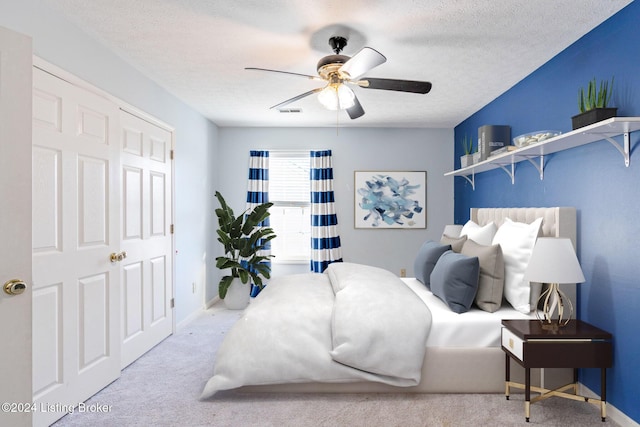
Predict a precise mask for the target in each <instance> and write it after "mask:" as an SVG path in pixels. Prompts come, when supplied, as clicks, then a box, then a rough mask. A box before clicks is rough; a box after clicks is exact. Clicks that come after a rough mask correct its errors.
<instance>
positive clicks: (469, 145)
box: [462, 134, 473, 155]
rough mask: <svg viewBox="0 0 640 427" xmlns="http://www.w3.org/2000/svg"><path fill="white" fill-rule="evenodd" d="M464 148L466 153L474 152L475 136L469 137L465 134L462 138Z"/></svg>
mask: <svg viewBox="0 0 640 427" xmlns="http://www.w3.org/2000/svg"><path fill="white" fill-rule="evenodd" d="M462 148H463V150H464V154H466V155H469V154H471V153H473V137H467V135H466V134H465V135H464V139H463V140H462Z"/></svg>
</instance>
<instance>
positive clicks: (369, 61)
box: [245, 36, 431, 119]
mask: <svg viewBox="0 0 640 427" xmlns="http://www.w3.org/2000/svg"><path fill="white" fill-rule="evenodd" d="M329 45H330V46H331V48H332V49H333V51H334V52H335V55H328V56H325V57H324V58H322V59H320V61H318V67H317V69H318V70H317V71H318V76H311V75H308V74H299V73H291V72H289V71H279V70H269V69H266V68H255V67H247V68H245V70H257V71H269V72H272V73H282V74H291V75H294V76H299V77H305V78H308V79H311V80H319V81H324V82H326V83H327V84H326V85H325V86H324V87H320V88H316V89H313V90H310V91H308V92H305V93H303V94H300V95H298V96H294V97H293V98H291V99H287V100H286V101H283V102H281V103H279V104H276V105H274V106H273V107H271V108H280V107H283V106H285V105H287V104H290V103H292V102H295V101H297V100H299V99H302V98H304V97H307V96H309V95H313V94H314V93H317V94H318V100H319V101H320V103H321V104H322V105H324V106H325V107H326V108H328V109H330V110H347V114H349V117H351V119H357V118H358V117H361V116H362V115H364V109H363V108H362V105H360V102H359V101H358V98H357V97H356V94H355V93H354V92H353V90H351V88H350V87H349V85H354V86H360V87H362V88H367V89H381V90H392V91H396V92H410V93H421V94H425V93H428V92H429V91H430V90H431V83H430V82H422V81H415V80H395V79H379V78H371V77H365V78H362V76H363V75H364V74H365V73H367V72H368V71H370V70H371V69H373V68H375V67H377V66H378V65H380V64H383V63H384V62H386V60H387V58H385V56H384V55H382V54H381V53H380V52H378V51H377V50H375V49H372V48H370V47H363V48H362V49H360V50H359V51H358V52H357V53H356V54H355V55H353V56H352V57H349V56H345V55H340V52H341V51H342V50H343V49H344V48H345V46H346V45H347V39H346V38H344V37H340V36H335V37H331V38H330V39H329Z"/></svg>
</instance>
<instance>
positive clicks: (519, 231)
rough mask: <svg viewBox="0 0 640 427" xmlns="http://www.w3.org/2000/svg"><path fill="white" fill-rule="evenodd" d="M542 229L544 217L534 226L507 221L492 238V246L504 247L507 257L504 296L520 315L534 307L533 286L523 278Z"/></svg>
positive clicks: (535, 222) (533, 223)
mask: <svg viewBox="0 0 640 427" xmlns="http://www.w3.org/2000/svg"><path fill="white" fill-rule="evenodd" d="M541 226H542V218H538V219H536V220H535V221H533V222H532V223H531V224H525V223H522V222H513V221H511V220H510V219H508V218H506V219H505V221H504V223H503V224H502V225H501V226H500V228H498V231H497V232H496V235H495V237H494V238H493V244H494V245H496V244H499V245H500V247H501V248H502V256H503V258H504V296H505V298H506V299H507V301H508V302H509V304H511V305H512V306H513V308H515V309H516V310H518V311H519V312H521V313H529V312H531V310H532V309H533V308H534V307H533V306H532V304H531V301H530V293H531V287H530V286H529V282H528V281H525V280H523V278H524V272H525V270H526V269H527V265H528V264H529V259H530V258H531V253H532V252H533V247H534V245H535V244H536V239H537V238H538V234H539V233H540V227H541Z"/></svg>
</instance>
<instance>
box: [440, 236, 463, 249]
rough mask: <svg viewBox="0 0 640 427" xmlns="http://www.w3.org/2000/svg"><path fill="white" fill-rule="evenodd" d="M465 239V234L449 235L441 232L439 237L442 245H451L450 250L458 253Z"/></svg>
mask: <svg viewBox="0 0 640 427" xmlns="http://www.w3.org/2000/svg"><path fill="white" fill-rule="evenodd" d="M466 241H467V236H460V237H451V236H447V235H446V234H443V235H442V237H441V238H440V243H442V244H443V245H451V250H452V251H453V252H458V253H460V251H461V250H462V246H464V242H466Z"/></svg>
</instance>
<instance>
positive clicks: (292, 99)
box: [270, 87, 324, 109]
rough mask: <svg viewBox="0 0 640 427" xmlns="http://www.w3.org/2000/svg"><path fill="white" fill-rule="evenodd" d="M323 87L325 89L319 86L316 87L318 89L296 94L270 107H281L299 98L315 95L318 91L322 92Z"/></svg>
mask: <svg viewBox="0 0 640 427" xmlns="http://www.w3.org/2000/svg"><path fill="white" fill-rule="evenodd" d="M322 89H324V88H322V87H319V88H316V89H313V90H310V91H309V92H305V93H303V94H300V95H298V96H294V97H293V98H291V99H287V100H286V101H283V102H281V103H280V104H276V105H274V106H273V107H270V108H272V109H273V108H280V107H284V106H285V105H287V104H291V103H292V102H296V101H297V100H299V99H302V98H305V97H307V96H309V95H313V94H314V93H318V92H320V91H321V90H322Z"/></svg>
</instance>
